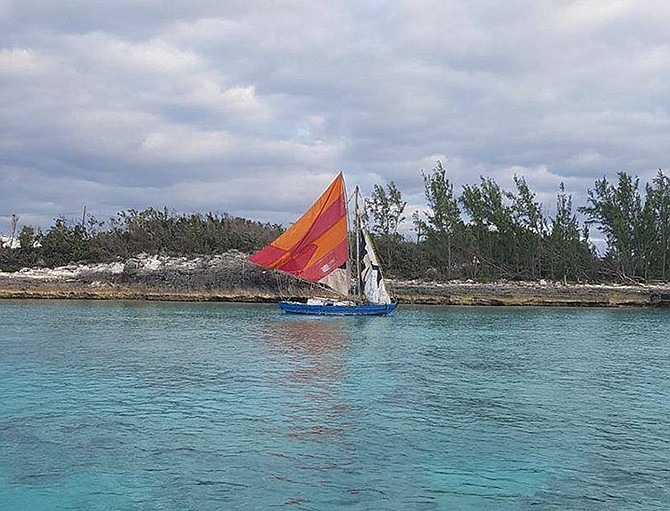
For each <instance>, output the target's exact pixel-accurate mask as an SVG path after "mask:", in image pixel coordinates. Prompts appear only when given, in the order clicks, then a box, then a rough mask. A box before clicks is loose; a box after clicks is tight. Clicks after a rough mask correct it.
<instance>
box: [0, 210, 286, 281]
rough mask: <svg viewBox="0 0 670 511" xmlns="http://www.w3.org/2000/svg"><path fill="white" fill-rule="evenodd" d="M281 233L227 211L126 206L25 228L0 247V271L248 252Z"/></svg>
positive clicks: (278, 229)
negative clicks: (103, 217) (108, 214)
mask: <svg viewBox="0 0 670 511" xmlns="http://www.w3.org/2000/svg"><path fill="white" fill-rule="evenodd" d="M281 232H282V227H281V226H280V225H277V224H269V223H262V222H255V221H253V220H247V219H245V218H239V217H234V216H230V215H227V214H222V215H219V214H213V213H207V214H200V213H193V214H176V213H171V212H168V210H167V209H162V210H160V209H155V208H149V209H146V210H143V211H138V210H135V209H130V210H127V211H122V212H121V213H119V214H117V215H115V216H114V217H112V218H110V219H109V220H108V221H107V222H104V221H100V220H98V219H96V218H94V217H90V218H88V219H87V220H86V221H85V222H84V221H82V222H72V221H68V220H66V219H65V218H57V219H56V220H55V222H54V224H53V225H52V226H51V227H50V228H49V229H47V230H46V231H42V230H40V229H36V228H35V227H33V226H24V227H23V228H22V229H21V230H20V231H19V232H18V235H17V237H16V238H17V241H18V243H15V245H18V246H17V247H15V248H9V247H4V248H0V269H2V270H4V271H12V270H16V269H19V268H21V267H26V266H36V265H39V266H48V267H54V266H59V265H63V264H67V263H69V262H73V261H86V262H110V261H115V260H119V259H121V260H123V259H126V258H128V257H132V256H134V255H137V254H139V253H142V252H144V253H149V254H166V255H191V254H200V255H212V254H218V253H222V252H226V251H228V250H232V249H234V250H240V251H242V252H246V253H249V252H253V251H255V250H257V249H259V248H261V247H263V246H265V245H266V244H267V243H269V242H270V241H272V240H273V239H274V238H276V237H277V236H278V235H279V234H280V233H281Z"/></svg>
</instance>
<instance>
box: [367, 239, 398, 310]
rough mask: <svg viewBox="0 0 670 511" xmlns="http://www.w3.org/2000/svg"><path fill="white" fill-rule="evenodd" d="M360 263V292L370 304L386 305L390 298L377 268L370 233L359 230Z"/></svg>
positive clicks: (380, 272) (377, 262) (377, 264)
mask: <svg viewBox="0 0 670 511" xmlns="http://www.w3.org/2000/svg"><path fill="white" fill-rule="evenodd" d="M361 234H362V236H361V240H360V244H361V246H360V254H359V257H360V261H361V279H360V280H361V290H362V291H363V294H364V295H365V298H366V299H367V300H368V301H369V302H370V303H379V304H388V303H391V297H390V296H389V294H388V291H387V290H386V284H385V283H384V277H382V271H381V268H380V267H379V259H377V254H376V253H375V249H374V246H373V244H372V238H371V236H370V233H368V232H367V231H366V230H365V229H361Z"/></svg>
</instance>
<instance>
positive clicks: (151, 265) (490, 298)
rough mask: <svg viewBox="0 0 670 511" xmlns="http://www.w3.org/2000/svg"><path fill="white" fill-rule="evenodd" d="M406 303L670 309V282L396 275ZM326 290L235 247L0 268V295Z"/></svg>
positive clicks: (261, 298)
mask: <svg viewBox="0 0 670 511" xmlns="http://www.w3.org/2000/svg"><path fill="white" fill-rule="evenodd" d="M389 285H390V287H391V289H392V291H393V293H394V294H395V296H396V297H397V298H398V301H399V302H401V303H414V304H427V305H532V306H578V307H589V306H597V307H618V306H639V307H661V306H666V307H667V306H670V284H667V283H665V284H659V285H646V286H643V285H640V286H620V285H596V284H569V285H563V284H562V283H555V282H545V281H540V282H495V283H487V284H479V283H475V282H469V281H468V282H462V281H451V282H424V281H401V280H391V281H390V282H389ZM315 295H320V296H323V295H324V290H323V289H322V288H320V287H318V286H313V285H310V284H307V283H303V282H300V281H297V280H295V279H293V278H291V277H288V276H286V275H283V274H281V273H278V272H272V271H266V270H263V269H262V268H258V267H256V266H254V265H253V264H250V263H248V262H246V261H245V260H244V254H242V253H240V252H236V251H231V252H227V253H225V254H222V255H216V256H208V257H190V258H186V257H167V256H155V255H153V256H152V255H146V254H142V255H139V256H137V257H134V258H131V259H128V260H126V261H117V262H113V263H107V264H71V265H67V266H62V267H59V268H54V269H49V268H26V269H22V270H20V271H18V272H15V273H1V272H0V298H57V299H61V298H74V299H101V300H117V299H138V300H173V301H239V302H276V301H278V300H279V299H287V298H288V299H290V298H306V297H309V296H315Z"/></svg>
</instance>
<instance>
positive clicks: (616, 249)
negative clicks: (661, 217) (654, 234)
mask: <svg viewBox="0 0 670 511" xmlns="http://www.w3.org/2000/svg"><path fill="white" fill-rule="evenodd" d="M617 176H618V183H617V185H616V186H614V185H613V184H611V183H610V182H609V181H608V180H607V178H606V177H603V178H602V179H599V180H597V181H596V182H595V185H594V188H593V189H589V190H588V206H585V207H582V208H579V211H580V212H582V213H584V214H585V215H586V217H587V222H588V223H589V224H595V225H597V226H598V228H599V229H600V231H601V232H602V233H603V234H604V235H605V241H606V242H607V256H608V257H610V258H611V259H612V260H613V261H614V264H615V266H616V271H617V274H618V275H619V277H620V278H621V279H623V280H629V279H634V278H635V277H641V276H642V275H643V272H645V270H646V266H647V263H648V260H647V257H646V255H647V251H646V249H645V246H646V244H647V243H648V240H647V239H645V238H646V236H648V234H649V230H648V226H647V225H646V224H647V222H646V220H645V218H648V215H643V205H642V198H641V196H640V192H639V190H638V187H639V179H638V178H637V177H635V178H633V177H631V176H630V175H629V174H628V173H626V172H619V173H618V174H617Z"/></svg>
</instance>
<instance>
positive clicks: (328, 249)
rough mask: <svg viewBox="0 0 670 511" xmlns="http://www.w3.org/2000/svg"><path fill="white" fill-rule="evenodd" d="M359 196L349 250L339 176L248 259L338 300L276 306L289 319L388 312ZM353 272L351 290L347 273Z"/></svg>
mask: <svg viewBox="0 0 670 511" xmlns="http://www.w3.org/2000/svg"><path fill="white" fill-rule="evenodd" d="M359 195H360V192H359V190H358V187H356V191H355V195H354V198H353V199H354V204H355V213H354V219H353V224H354V225H353V226H352V227H353V232H354V236H352V238H355V243H354V247H353V250H351V248H352V247H350V243H349V223H350V222H349V214H348V207H347V197H346V187H345V184H344V176H343V175H342V173H341V172H340V173H339V174H338V175H337V177H336V178H335V180H334V181H333V182H332V183H331V184H330V186H329V187H328V188H327V189H326V191H324V192H323V194H322V195H321V196H320V197H319V198H318V199H317V200H316V202H314V204H312V206H310V208H309V209H308V210H307V211H306V212H305V213H304V214H303V215H302V216H301V217H300V218H299V219H298V220H297V221H296V222H295V223H294V224H293V225H292V226H291V227H290V228H289V229H288V230H286V231H285V232H284V233H283V234H281V235H280V236H279V237H278V238H277V239H275V240H274V241H273V242H271V243H270V244H269V245H267V246H266V247H264V248H263V249H261V250H260V251H259V252H257V253H255V254H254V255H252V256H250V257H248V260H249V261H250V262H252V263H254V264H257V265H258V266H262V267H263V268H268V269H272V270H279V271H282V272H284V273H288V274H290V275H293V276H294V277H296V278H298V279H301V280H304V281H307V282H312V283H318V284H320V285H323V286H325V287H327V288H329V289H332V290H333V291H335V292H336V293H337V294H339V295H341V297H342V298H341V299H339V300H335V299H329V298H310V299H308V300H307V302H306V303H302V302H295V301H281V302H280V303H279V306H280V307H281V309H282V310H284V311H285V312H288V313H292V314H312V315H352V316H384V315H387V314H390V313H391V312H393V311H394V310H395V308H396V303H394V302H393V300H391V297H390V295H389V293H388V291H387V288H386V283H385V281H384V277H383V276H382V272H381V268H380V265H379V259H378V257H377V254H376V253H375V250H374V245H373V243H372V237H371V236H370V233H369V232H368V231H367V230H366V229H365V227H364V226H363V225H362V221H361V210H360V208H359ZM352 272H353V273H354V277H355V279H354V285H353V286H352V279H351V274H352Z"/></svg>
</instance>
